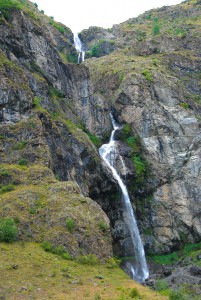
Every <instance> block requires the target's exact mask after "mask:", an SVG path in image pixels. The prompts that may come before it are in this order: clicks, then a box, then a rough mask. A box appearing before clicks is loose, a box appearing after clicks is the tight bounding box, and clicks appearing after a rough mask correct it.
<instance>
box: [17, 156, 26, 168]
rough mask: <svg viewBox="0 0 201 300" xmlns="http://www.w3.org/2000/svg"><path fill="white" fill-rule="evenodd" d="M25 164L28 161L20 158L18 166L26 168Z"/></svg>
mask: <svg viewBox="0 0 201 300" xmlns="http://www.w3.org/2000/svg"><path fill="white" fill-rule="evenodd" d="M27 164H28V159H26V158H21V159H20V160H19V161H18V165H20V166H27Z"/></svg>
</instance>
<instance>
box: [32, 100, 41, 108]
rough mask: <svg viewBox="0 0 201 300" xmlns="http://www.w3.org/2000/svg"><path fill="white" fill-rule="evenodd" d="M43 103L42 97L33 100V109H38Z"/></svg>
mask: <svg viewBox="0 0 201 300" xmlns="http://www.w3.org/2000/svg"><path fill="white" fill-rule="evenodd" d="M41 101H42V98H40V97H34V99H33V107H34V108H38V107H39V106H40V102H41Z"/></svg>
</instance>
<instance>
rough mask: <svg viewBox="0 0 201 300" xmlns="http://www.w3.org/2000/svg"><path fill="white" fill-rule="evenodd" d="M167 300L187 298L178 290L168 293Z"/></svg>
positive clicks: (184, 299)
mask: <svg viewBox="0 0 201 300" xmlns="http://www.w3.org/2000/svg"><path fill="white" fill-rule="evenodd" d="M169 300H187V298H186V296H185V295H184V293H183V292H182V291H180V290H178V291H171V292H170V295H169Z"/></svg>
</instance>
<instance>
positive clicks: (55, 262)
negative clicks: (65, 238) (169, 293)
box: [0, 243, 167, 300]
mask: <svg viewBox="0 0 201 300" xmlns="http://www.w3.org/2000/svg"><path fill="white" fill-rule="evenodd" d="M0 252H1V264H0V278H1V279H0V296H6V299H40V300H42V299H58V300H59V299H71V300H73V299H76V300H77V299H79V300H81V299H89V300H90V299H91V300H94V299H108V300H109V299H111V300H112V299H115V300H118V299H119V300H120V299H121V300H127V299H128V300H129V299H132V298H131V297H130V296H129V293H130V291H131V289H133V288H137V290H138V291H139V293H140V295H141V297H140V298H138V299H148V300H152V299H161V300H162V299H164V300H165V299H167V297H165V296H162V295H159V294H158V293H156V292H153V291H151V290H150V289H148V288H146V287H143V286H141V285H139V284H137V283H135V282H134V281H132V280H130V279H129V278H128V276H127V275H126V274H125V273H124V272H123V271H122V270H121V269H119V268H117V267H115V268H112V269H111V268H108V266H107V265H96V266H87V265H81V264H79V263H77V262H76V261H67V260H65V259H62V258H61V257H59V256H56V255H54V254H51V253H47V252H45V251H44V250H43V249H42V248H41V247H40V246H39V245H38V244H34V243H14V244H4V243H1V244H0ZM100 275H101V276H103V279H98V278H96V276H100ZM98 295H99V296H98ZM100 297H101V298H100Z"/></svg>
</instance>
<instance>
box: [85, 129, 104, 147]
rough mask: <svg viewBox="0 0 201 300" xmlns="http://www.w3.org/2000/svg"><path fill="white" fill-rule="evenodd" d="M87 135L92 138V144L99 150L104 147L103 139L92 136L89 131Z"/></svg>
mask: <svg viewBox="0 0 201 300" xmlns="http://www.w3.org/2000/svg"><path fill="white" fill-rule="evenodd" d="M85 133H86V134H87V135H88V137H89V138H90V140H91V142H92V143H93V144H94V145H95V146H96V147H97V148H99V147H100V146H101V145H102V142H101V139H100V138H99V137H98V136H96V135H95V134H92V133H90V132H88V131H85Z"/></svg>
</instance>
